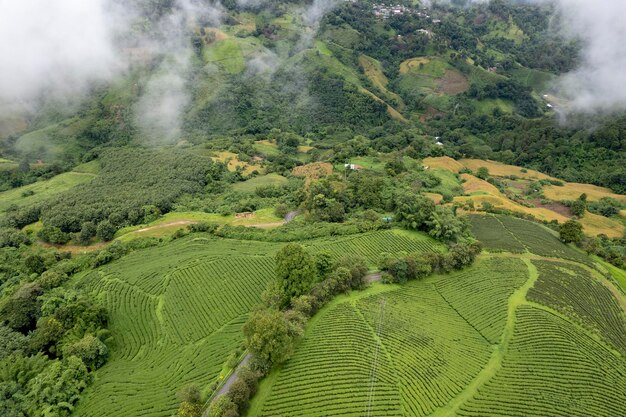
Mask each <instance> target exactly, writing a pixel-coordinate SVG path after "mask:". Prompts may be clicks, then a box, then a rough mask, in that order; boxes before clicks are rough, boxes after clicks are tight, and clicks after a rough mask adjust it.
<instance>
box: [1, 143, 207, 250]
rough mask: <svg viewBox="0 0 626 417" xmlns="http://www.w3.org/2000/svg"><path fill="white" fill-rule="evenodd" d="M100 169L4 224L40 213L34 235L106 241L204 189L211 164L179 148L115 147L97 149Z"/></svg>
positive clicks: (21, 222)
mask: <svg viewBox="0 0 626 417" xmlns="http://www.w3.org/2000/svg"><path fill="white" fill-rule="evenodd" d="M100 162H101V165H102V170H101V173H100V175H99V176H98V177H96V178H94V180H93V181H91V182H90V183H88V184H83V185H79V186H77V187H74V188H72V189H71V190H68V191H66V192H64V193H62V194H60V195H59V196H58V197H55V198H52V199H51V200H49V201H47V202H46V203H43V204H42V205H41V206H38V207H29V208H25V209H22V210H16V211H14V212H10V213H8V215H7V218H6V219H5V220H4V222H5V224H7V225H8V226H12V227H15V228H21V227H23V226H25V225H27V224H30V223H32V222H34V221H37V220H38V219H39V217H40V216H41V220H42V222H43V225H44V227H43V229H42V230H41V231H40V232H39V237H40V238H41V239H43V240H45V241H47V242H50V243H66V242H68V241H69V240H70V239H71V238H72V237H73V235H72V234H76V235H74V237H76V240H78V241H80V242H82V243H88V242H89V241H90V239H91V238H93V237H95V236H98V237H99V238H100V239H102V240H104V241H108V240H111V239H112V238H113V235H114V234H115V232H116V230H118V229H119V228H121V227H124V226H128V225H134V224H140V223H145V222H150V221H153V220H155V219H156V218H157V217H158V216H159V215H160V214H162V213H167V212H168V211H170V210H172V208H173V205H174V203H175V202H176V201H177V199H178V198H179V197H180V196H181V195H183V194H194V193H199V192H201V191H203V190H204V187H205V186H206V185H207V183H208V181H209V172H210V170H211V167H212V165H213V163H212V162H211V161H210V160H207V159H205V158H201V157H199V156H195V155H193V154H189V153H185V152H179V151H163V152H158V151H154V150H147V149H142V148H115V149H108V150H105V151H102V152H101V153H100Z"/></svg>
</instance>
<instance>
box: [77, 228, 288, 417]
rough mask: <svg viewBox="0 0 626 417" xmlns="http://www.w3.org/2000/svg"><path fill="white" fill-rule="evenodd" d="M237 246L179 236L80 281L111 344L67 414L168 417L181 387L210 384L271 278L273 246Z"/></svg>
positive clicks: (227, 242) (171, 413) (87, 416)
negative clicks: (99, 307)
mask: <svg viewBox="0 0 626 417" xmlns="http://www.w3.org/2000/svg"><path fill="white" fill-rule="evenodd" d="M240 246H241V247H240V248H239V242H237V241H230V240H217V239H212V238H211V239H206V240H205V241H203V242H201V243H199V242H197V241H195V239H181V240H180V241H176V242H173V243H171V244H168V245H167V246H159V247H154V248H149V249H146V250H142V251H138V252H134V253H132V254H130V255H128V256H126V257H124V258H122V259H121V260H119V261H117V262H113V263H111V264H109V265H107V266H105V267H103V268H101V269H100V270H98V271H94V272H93V273H91V274H89V275H87V276H86V277H85V278H84V280H83V284H84V285H85V286H87V288H89V289H91V290H92V291H93V294H94V296H95V297H99V298H102V299H103V300H105V303H106V306H107V308H108V310H109V313H110V326H109V327H110V330H111V333H112V335H113V337H114V343H113V345H112V346H111V348H112V349H111V357H110V359H109V361H108V363H107V364H106V365H105V366H104V367H102V368H101V369H100V370H98V372H97V378H96V380H95V381H94V383H93V385H92V386H91V387H90V388H89V389H88V390H87V391H86V393H85V396H84V397H83V398H82V399H81V402H80V403H79V405H78V408H77V410H76V412H75V413H74V414H75V415H77V416H81V417H83V416H84V417H127V416H146V417H161V416H162V417H169V416H171V415H173V414H174V413H175V410H176V408H177V405H178V402H179V400H178V399H177V398H176V392H177V391H178V390H179V389H180V388H181V387H183V386H185V385H187V384H189V383H196V384H198V385H199V386H200V387H203V386H206V385H208V384H209V383H210V382H211V381H213V380H215V379H216V378H217V376H218V375H219V372H220V371H221V369H222V366H223V364H224V363H225V362H226V360H227V359H228V357H229V355H230V354H231V352H233V351H234V350H236V349H237V348H238V347H240V346H241V343H242V339H243V335H242V330H241V328H242V326H243V323H244V322H245V321H246V318H247V313H248V312H249V311H250V309H251V308H252V307H253V305H254V304H255V303H257V302H258V301H259V299H260V293H261V291H262V289H263V288H264V287H265V285H266V283H267V281H268V280H269V279H270V277H271V276H272V275H273V261H272V255H273V251H274V250H275V249H276V246H275V245H272V244H262V243H256V242H252V243H251V242H241V245H240Z"/></svg>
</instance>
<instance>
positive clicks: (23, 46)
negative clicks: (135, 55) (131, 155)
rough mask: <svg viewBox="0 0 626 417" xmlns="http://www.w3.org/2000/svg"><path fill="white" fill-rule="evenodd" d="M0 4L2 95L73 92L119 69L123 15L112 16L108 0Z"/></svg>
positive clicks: (17, 99)
mask: <svg viewBox="0 0 626 417" xmlns="http://www.w3.org/2000/svg"><path fill="white" fill-rule="evenodd" d="M0 4H1V9H2V12H1V13H0V56H2V59H1V60H0V101H3V102H12V103H19V104H22V105H24V106H27V105H28V104H29V103H30V102H31V101H32V100H35V99H36V98H38V97H39V96H41V95H42V94H46V95H60V96H64V95H73V94H76V93H77V92H80V91H82V89H83V88H85V86H86V84H88V83H89V82H92V81H95V80H103V79H107V78H109V77H110V76H111V74H113V73H115V72H116V71H117V70H118V69H119V66H120V61H119V59H118V56H117V54H116V51H115V48H114V47H113V38H114V35H115V30H116V28H117V27H118V25H119V22H120V21H121V20H122V21H123V17H119V18H118V19H113V18H112V14H113V13H114V12H115V11H114V9H113V8H112V7H111V6H110V4H108V2H107V1H106V0H89V1H85V0H62V1H50V2H41V1H32V0H20V1H11V0H2V1H0Z"/></svg>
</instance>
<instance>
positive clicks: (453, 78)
mask: <svg viewBox="0 0 626 417" xmlns="http://www.w3.org/2000/svg"><path fill="white" fill-rule="evenodd" d="M468 89H469V82H468V81H467V78H465V76H464V75H463V74H461V73H460V72H459V71H457V70H447V71H446V73H445V75H444V76H443V77H441V78H439V79H437V91H438V92H440V93H443V94H447V95H455V94H461V93H464V92H466V91H467V90H468Z"/></svg>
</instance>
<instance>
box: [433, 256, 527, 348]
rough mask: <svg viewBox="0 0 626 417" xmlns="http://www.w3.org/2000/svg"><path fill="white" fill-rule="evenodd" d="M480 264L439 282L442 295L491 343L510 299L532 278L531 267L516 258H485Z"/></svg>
mask: <svg viewBox="0 0 626 417" xmlns="http://www.w3.org/2000/svg"><path fill="white" fill-rule="evenodd" d="M479 262H480V263H479V264H478V265H475V266H473V267H472V268H470V269H467V270H465V271H462V272H459V273H456V274H454V275H453V276H450V277H449V278H448V279H443V280H441V281H439V282H437V283H436V285H435V286H436V288H437V290H438V291H439V293H440V294H441V296H442V297H443V298H444V299H445V300H446V301H447V302H448V303H449V304H450V305H451V306H452V308H454V309H455V310H456V311H457V312H458V313H459V314H460V315H461V316H462V317H463V318H464V319H465V320H467V321H468V322H469V323H470V324H471V325H472V326H473V327H474V328H476V330H478V331H479V332H480V333H481V334H482V335H483V336H484V337H485V338H487V339H488V340H489V341H490V342H491V343H498V342H499V341H500V337H501V336H502V332H503V330H504V326H505V324H506V318H507V309H508V299H509V297H510V296H511V294H513V291H515V289H516V288H518V287H520V286H521V285H522V284H524V282H526V280H528V268H527V267H526V264H524V262H523V261H521V260H519V259H515V258H492V259H487V260H481V261H479Z"/></svg>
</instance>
